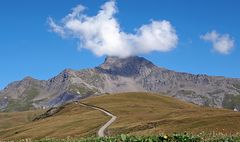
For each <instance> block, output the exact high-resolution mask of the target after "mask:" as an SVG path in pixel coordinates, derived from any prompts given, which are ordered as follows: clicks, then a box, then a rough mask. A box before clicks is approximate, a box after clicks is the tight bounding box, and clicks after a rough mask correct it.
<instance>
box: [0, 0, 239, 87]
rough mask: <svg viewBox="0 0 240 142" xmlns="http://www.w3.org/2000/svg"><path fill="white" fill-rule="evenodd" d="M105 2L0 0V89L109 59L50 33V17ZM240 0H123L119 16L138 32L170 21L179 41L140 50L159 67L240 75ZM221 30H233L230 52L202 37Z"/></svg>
mask: <svg viewBox="0 0 240 142" xmlns="http://www.w3.org/2000/svg"><path fill="white" fill-rule="evenodd" d="M105 2H107V1H106V0H71V1H70V0H61V1H59V0H51V1H49V0H41V1H32V0H21V1H17V0H1V1H0V17H1V22H0V65H1V73H0V88H4V87H5V86H6V85H7V84H8V83H10V82H12V81H15V80H20V79H23V78H24V77H25V76H32V77H34V78H37V79H49V78H50V77H53V76H55V75H57V74H58V73H59V72H61V71H62V70H63V69H65V68H72V69H75V70H79V69H82V68H91V67H95V66H97V65H99V64H100V63H102V62H103V61H104V57H105V56H101V57H98V56H96V55H95V54H93V53H92V52H91V51H90V50H87V49H80V50H79V49H77V48H78V46H79V44H81V41H79V40H77V39H74V38H71V37H67V38H61V37H60V36H59V35H58V34H56V33H54V32H51V27H50V26H49V24H48V18H49V17H52V18H53V19H54V20H55V21H56V22H59V21H61V19H62V18H63V17H65V16H66V15H67V14H69V13H70V12H71V9H72V8H74V7H76V6H77V5H78V4H82V5H84V6H85V7H87V9H86V11H85V14H87V15H90V16H94V15H96V13H97V12H98V11H99V9H100V6H101V5H103V4H104V3H105ZM239 6H240V2H239V1H238V0H230V1H229V0H211V1H209V0H195V1H193V0H184V1H179V0H141V1H139V0H128V1H123V0H118V1H117V7H118V13H117V14H116V15H115V17H116V19H117V21H118V23H119V24H120V25H121V29H122V30H123V31H124V32H127V33H134V32H135V30H136V29H137V28H139V27H141V26H142V25H143V24H149V23H150V22H151V21H152V20H160V21H162V20H167V21H169V22H170V23H171V25H172V27H174V29H175V30H176V34H177V36H178V43H177V45H176V47H175V48H174V49H172V50H171V51H169V52H151V53H149V54H141V55H140V56H143V57H146V58H147V59H149V60H151V61H152V62H153V63H155V64H156V65H158V66H162V67H166V68H169V69H172V70H176V71H180V72H190V73H194V74H208V75H215V76H226V77H234V78H240V64H239V61H240V49H239V45H238V42H239V40H240V28H239V25H240V18H239V13H240V9H239ZM213 30H214V31H216V32H217V33H219V34H220V35H226V34H228V35H229V37H230V39H231V40H234V48H233V49H232V50H231V51H230V52H229V53H228V54H222V53H220V52H217V51H216V50H213V45H212V43H211V42H209V41H204V40H203V39H201V38H200V36H201V35H204V34H206V33H209V32H211V31H213Z"/></svg>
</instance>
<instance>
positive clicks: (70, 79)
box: [0, 56, 240, 111]
mask: <svg viewBox="0 0 240 142" xmlns="http://www.w3.org/2000/svg"><path fill="white" fill-rule="evenodd" d="M140 91H141V92H162V93H164V94H166V95H169V96H173V97H175V98H178V99H181V100H184V101H187V102H191V103H194V104H198V105H205V106H211V107H219V108H221V107H224V108H230V109H233V108H238V109H239V105H240V97H239V96H240V95H239V94H240V79H235V78H225V77H222V76H208V75H202V74H198V75H194V74H190V73H183V72H175V71H172V70H168V69H165V68H162V67H157V66H156V65H154V64H153V63H152V62H151V61H148V60H147V59H145V58H143V57H138V56H132V57H128V58H118V57H107V58H106V59H105V61H104V63H103V64H101V65H99V66H97V67H95V68H91V69H82V70H79V71H76V70H72V69H65V70H63V71H62V72H61V73H59V74H58V75H57V76H54V77H53V78H50V79H48V80H37V79H34V78H32V77H25V78H24V79H23V80H21V81H16V82H13V83H10V84H9V85H8V86H7V87H5V88H4V89H3V90H1V92H0V110H1V111H22V110H28V109H34V108H49V107H55V106H59V105H62V104H64V103H66V102H70V101H75V100H79V99H82V98H86V97H88V96H91V95H101V94H103V93H119V92H140Z"/></svg>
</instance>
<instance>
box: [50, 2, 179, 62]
mask: <svg viewBox="0 0 240 142" xmlns="http://www.w3.org/2000/svg"><path fill="white" fill-rule="evenodd" d="M84 10H85V7H84V6H82V5H78V6H77V7H76V8H74V9H73V10H72V13H70V14H68V15H67V16H66V17H64V18H63V19H62V20H61V22H60V24H56V23H55V22H54V21H53V19H52V18H49V25H50V27H51V29H52V31H53V32H55V33H57V34H59V35H60V36H62V37H73V38H78V39H79V40H80V43H81V45H82V48H86V49H89V50H91V51H92V52H93V53H94V54H96V55H97V56H102V55H109V56H118V57H122V58H124V57H128V56H132V55H137V54H145V53H149V52H152V51H160V52H167V51H170V50H172V49H174V48H175V47H176V45H177V42H178V36H177V35H176V32H175V29H174V28H173V27H172V25H171V23H170V22H169V21H166V20H163V21H151V23H150V24H148V25H142V26H141V27H140V28H139V29H137V30H136V33H134V34H133V33H126V32H124V31H122V30H121V27H120V25H119V23H118V21H117V20H116V18H115V17H114V15H115V14H116V13H117V12H118V10H117V8H116V3H115V1H114V0H112V1H109V2H106V3H105V4H104V5H102V6H101V10H99V12H98V13H97V15H95V16H92V17H90V16H87V15H85V14H84V13H83V12H84Z"/></svg>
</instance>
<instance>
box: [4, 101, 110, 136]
mask: <svg viewBox="0 0 240 142" xmlns="http://www.w3.org/2000/svg"><path fill="white" fill-rule="evenodd" d="M108 119H109V118H108V117H107V116H105V115H104V114H103V113H101V112H99V111H97V110H93V109H91V108H86V107H82V106H80V105H79V104H75V103H72V104H67V105H65V106H64V109H62V110H61V111H60V112H59V113H57V114H56V115H54V116H52V117H48V118H46V119H43V120H38V121H35V122H31V123H26V124H23V125H18V126H16V127H13V128H8V129H5V130H2V131H0V140H18V139H23V138H32V139H38V138H45V137H50V138H66V137H68V136H70V137H81V136H95V135H96V132H97V130H98V129H99V127H100V126H101V125H102V124H103V123H104V122H106V121H108Z"/></svg>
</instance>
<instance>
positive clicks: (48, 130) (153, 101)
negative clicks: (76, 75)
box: [0, 93, 240, 140]
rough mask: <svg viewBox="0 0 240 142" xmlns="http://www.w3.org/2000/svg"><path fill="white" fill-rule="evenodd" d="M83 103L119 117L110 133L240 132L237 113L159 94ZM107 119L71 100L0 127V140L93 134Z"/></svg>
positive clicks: (110, 97) (97, 98) (118, 96)
mask: <svg viewBox="0 0 240 142" xmlns="http://www.w3.org/2000/svg"><path fill="white" fill-rule="evenodd" d="M82 102H84V103H87V104H91V105H95V106H99V107H102V108H104V109H106V110H108V111H110V112H112V113H113V114H114V115H116V116H117V117H118V118H117V120H116V121H115V122H114V123H113V124H112V125H111V126H110V128H109V131H108V133H109V134H110V135H116V134H121V133H126V134H133V135H154V134H159V133H167V134H168V133H173V132H180V133H183V132H185V131H186V132H190V133H200V132H202V131H205V132H213V131H215V132H223V133H226V134H229V133H232V134H234V133H237V132H240V127H239V126H240V113H238V112H233V111H231V110H226V109H212V108H204V107H199V106H196V105H193V104H189V103H186V102H183V101H179V100H177V99H174V98H172V97H167V96H162V95H158V94H152V93H121V94H113V95H103V96H95V97H90V98H87V99H84V100H82ZM4 115H7V114H4ZM0 116H1V115H0ZM17 117H21V115H18V116H16V118H17ZM109 119H110V118H109V117H108V116H105V115H104V114H103V113H101V112H99V111H97V110H93V109H91V108H86V107H82V106H80V105H79V104H75V103H71V104H68V105H65V106H64V109H62V110H61V111H60V112H59V113H57V114H56V115H54V116H52V117H49V118H46V119H43V120H39V121H36V122H31V123H26V124H23V123H22V124H21V123H18V126H16V127H11V128H8V129H4V130H2V131H1V130H0V140H9V139H11V140H12V139H21V138H26V137H28V138H44V137H51V138H66V137H67V136H70V137H83V136H84V137H85V136H92V135H96V132H97V131H98V129H99V128H100V126H101V125H102V124H104V123H105V122H107V121H108V120H109ZM4 121H5V122H7V119H5V120H3V121H2V120H1V121H0V123H1V124H2V123H4ZM24 123H25V122H24ZM12 124H14V123H12Z"/></svg>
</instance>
